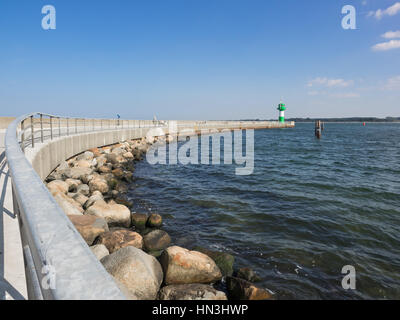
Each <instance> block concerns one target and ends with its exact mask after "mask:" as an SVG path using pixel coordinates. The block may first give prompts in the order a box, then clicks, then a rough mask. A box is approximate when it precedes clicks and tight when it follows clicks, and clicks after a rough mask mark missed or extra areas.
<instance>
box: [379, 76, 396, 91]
mask: <svg viewBox="0 0 400 320" xmlns="http://www.w3.org/2000/svg"><path fill="white" fill-rule="evenodd" d="M383 89H384V90H400V76H395V77H392V78H389V79H388V80H387V81H386V84H385V86H384V87H383Z"/></svg>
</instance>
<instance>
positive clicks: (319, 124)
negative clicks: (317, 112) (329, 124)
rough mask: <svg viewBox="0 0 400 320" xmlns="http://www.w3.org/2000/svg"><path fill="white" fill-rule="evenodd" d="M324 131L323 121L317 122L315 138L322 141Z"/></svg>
mask: <svg viewBox="0 0 400 320" xmlns="http://www.w3.org/2000/svg"><path fill="white" fill-rule="evenodd" d="M322 130H323V123H322V122H321V120H317V121H315V136H316V137H317V138H318V139H321V136H322Z"/></svg>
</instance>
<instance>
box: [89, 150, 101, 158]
mask: <svg viewBox="0 0 400 320" xmlns="http://www.w3.org/2000/svg"><path fill="white" fill-rule="evenodd" d="M88 151H90V152H91V153H93V157H95V158H97V157H100V156H101V150H100V149H99V148H92V149H89V150H88Z"/></svg>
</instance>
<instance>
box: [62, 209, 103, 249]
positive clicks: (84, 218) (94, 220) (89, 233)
mask: <svg viewBox="0 0 400 320" xmlns="http://www.w3.org/2000/svg"><path fill="white" fill-rule="evenodd" d="M68 218H69V219H70V220H71V222H72V223H73V224H74V226H75V228H76V230H78V232H79V233H80V234H81V236H82V238H83V239H84V240H85V241H86V243H87V244H88V245H89V246H90V245H92V243H93V242H94V240H95V239H96V238H97V237H98V236H100V235H101V234H103V233H105V232H108V225H107V222H106V221H105V220H104V219H102V218H98V217H95V216H91V215H81V216H76V215H74V216H68Z"/></svg>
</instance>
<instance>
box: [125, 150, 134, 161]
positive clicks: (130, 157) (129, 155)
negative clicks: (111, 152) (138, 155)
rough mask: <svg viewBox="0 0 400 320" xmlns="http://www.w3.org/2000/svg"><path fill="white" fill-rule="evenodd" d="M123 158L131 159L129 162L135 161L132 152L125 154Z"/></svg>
mask: <svg viewBox="0 0 400 320" xmlns="http://www.w3.org/2000/svg"><path fill="white" fill-rule="evenodd" d="M122 156H123V157H124V158H125V159H129V160H131V159H133V154H132V152H125V153H124V154H123V155H122Z"/></svg>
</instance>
